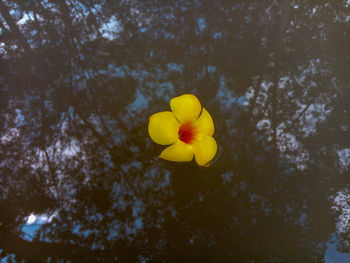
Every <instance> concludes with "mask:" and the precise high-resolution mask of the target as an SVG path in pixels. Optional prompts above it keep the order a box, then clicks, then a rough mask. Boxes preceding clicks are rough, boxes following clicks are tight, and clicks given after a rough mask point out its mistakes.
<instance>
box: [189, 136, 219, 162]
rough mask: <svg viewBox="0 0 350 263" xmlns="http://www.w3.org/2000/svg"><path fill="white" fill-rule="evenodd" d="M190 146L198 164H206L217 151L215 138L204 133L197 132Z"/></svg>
mask: <svg viewBox="0 0 350 263" xmlns="http://www.w3.org/2000/svg"><path fill="white" fill-rule="evenodd" d="M192 146H193V148H194V157H195V159H196V162H197V164H198V165H200V166H206V165H207V164H208V163H209V162H210V161H211V160H212V159H213V158H214V156H215V154H216V151H217V145H216V141H215V139H214V138H213V137H211V136H208V135H204V134H199V135H198V136H197V137H196V140H195V142H194V143H193V144H192Z"/></svg>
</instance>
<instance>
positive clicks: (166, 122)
mask: <svg viewBox="0 0 350 263" xmlns="http://www.w3.org/2000/svg"><path fill="white" fill-rule="evenodd" d="M179 127H180V124H179V122H178V121H177V120H176V118H175V115H174V114H173V113H172V112H171V111H162V112H157V113H155V114H153V115H152V116H151V117H150V118H149V123H148V132H149V135H150V136H151V138H152V140H153V141H155V142H156V143H158V144H162V145H168V144H172V143H175V142H176V141H177V140H178V132H179Z"/></svg>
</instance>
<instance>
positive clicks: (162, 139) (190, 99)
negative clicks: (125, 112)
mask: <svg viewBox="0 0 350 263" xmlns="http://www.w3.org/2000/svg"><path fill="white" fill-rule="evenodd" d="M170 108H171V110H172V111H162V112H158V113H155V114H153V115H152V116H151V117H150V118H149V124H148V132H149V135H150V136H151V138H152V140H153V141H154V142H156V143H158V144H161V145H169V144H171V145H170V146H168V147H167V148H165V149H164V150H163V151H162V152H161V154H160V155H159V157H160V158H162V159H165V160H168V161H174V162H190V161H192V159H193V156H194V158H195V160H196V162H197V164H198V165H200V166H208V165H209V162H210V161H211V160H212V159H213V158H214V156H215V154H216V151H217V145H216V141H215V139H214V138H213V137H212V136H213V134H214V123H213V119H212V118H211V116H210V114H209V113H208V111H207V110H206V109H205V108H202V106H201V103H200V102H199V100H198V99H197V97H196V96H194V95H192V94H184V95H181V96H179V97H175V98H173V99H171V100H170Z"/></svg>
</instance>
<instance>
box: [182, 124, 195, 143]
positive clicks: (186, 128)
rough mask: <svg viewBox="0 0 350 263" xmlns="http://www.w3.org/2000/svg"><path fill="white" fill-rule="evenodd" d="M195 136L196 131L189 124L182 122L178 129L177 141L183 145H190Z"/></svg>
mask: <svg viewBox="0 0 350 263" xmlns="http://www.w3.org/2000/svg"><path fill="white" fill-rule="evenodd" d="M195 135H196V130H195V127H194V125H193V124H192V123H191V122H184V123H183V124H182V125H181V126H180V128H179V139H180V140H181V141H183V142H184V143H187V144H190V143H192V142H193V140H194V137H195Z"/></svg>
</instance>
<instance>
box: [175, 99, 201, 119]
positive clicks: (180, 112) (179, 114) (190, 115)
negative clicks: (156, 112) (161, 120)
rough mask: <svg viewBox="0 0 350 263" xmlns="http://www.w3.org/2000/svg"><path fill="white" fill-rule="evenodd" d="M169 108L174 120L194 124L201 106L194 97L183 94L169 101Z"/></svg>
mask: <svg viewBox="0 0 350 263" xmlns="http://www.w3.org/2000/svg"><path fill="white" fill-rule="evenodd" d="M170 108H171V110H172V111H173V113H174V114H175V116H176V118H178V120H179V121H180V122H181V123H183V122H186V121H192V122H195V121H196V120H197V118H198V116H199V113H200V112H201V109H202V106H201V103H200V102H199V100H198V99H197V97H196V96H194V95H192V94H184V95H181V96H178V97H175V98H173V99H171V100H170Z"/></svg>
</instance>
